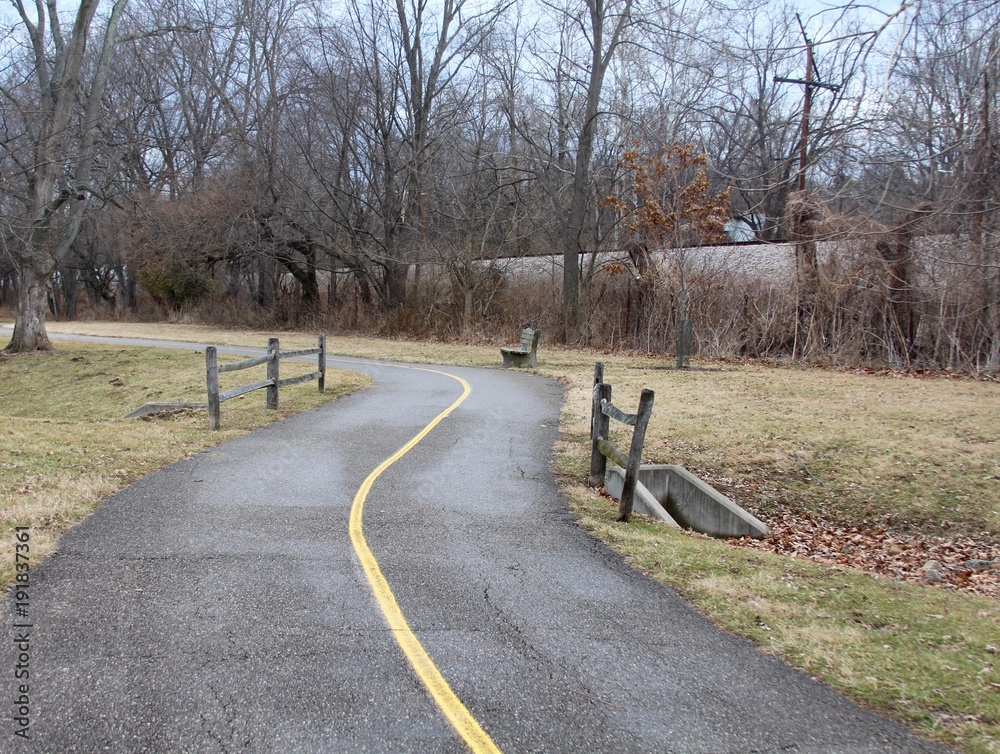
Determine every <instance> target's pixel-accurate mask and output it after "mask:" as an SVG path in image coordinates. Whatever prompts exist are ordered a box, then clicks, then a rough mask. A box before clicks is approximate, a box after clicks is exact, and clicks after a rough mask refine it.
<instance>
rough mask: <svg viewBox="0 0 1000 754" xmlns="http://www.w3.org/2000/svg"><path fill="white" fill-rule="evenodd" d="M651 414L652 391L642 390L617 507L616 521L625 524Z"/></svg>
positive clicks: (630, 506)
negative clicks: (620, 496)
mask: <svg viewBox="0 0 1000 754" xmlns="http://www.w3.org/2000/svg"><path fill="white" fill-rule="evenodd" d="M652 413H653V391H652V390H643V391H642V395H640V396H639V410H638V411H636V419H635V430H634V431H633V432H632V445H631V446H630V447H629V451H628V468H627V469H626V470H625V483H624V484H623V485H622V499H621V501H620V503H619V505H618V520H619V521H624V522H625V523H628V520H629V519H630V518H631V517H632V499H633V498H634V497H635V484H636V482H638V481H639V466H640V464H641V463H642V445H643V443H644V442H645V441H646V425H647V424H649V417H650V414H652Z"/></svg>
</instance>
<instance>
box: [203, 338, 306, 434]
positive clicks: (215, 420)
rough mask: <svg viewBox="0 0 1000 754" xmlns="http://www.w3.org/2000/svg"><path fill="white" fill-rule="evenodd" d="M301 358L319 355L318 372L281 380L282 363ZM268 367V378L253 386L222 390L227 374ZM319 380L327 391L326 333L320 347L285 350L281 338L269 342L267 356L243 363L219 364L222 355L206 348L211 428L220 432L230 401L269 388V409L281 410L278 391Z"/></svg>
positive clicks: (243, 361)
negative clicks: (221, 381)
mask: <svg viewBox="0 0 1000 754" xmlns="http://www.w3.org/2000/svg"><path fill="white" fill-rule="evenodd" d="M300 356H316V357H317V358H316V371H314V372H310V373H309V374H302V375H299V376H297V377H288V378H286V379H281V378H280V368H279V367H280V363H281V360H282V359H292V358H296V357H300ZM261 364H267V379H265V380H260V381H259V382H254V383H252V384H250V385H240V386H239V387H234V388H231V389H229V390H225V391H222V392H220V391H219V375H220V374H222V373H224V372H236V371H239V370H242V369H250V368H251V367H256V366H260V365H261ZM310 380H317V381H318V383H319V391H320V392H321V393H323V392H325V391H326V334H325V333H320V336H319V345H318V346H317V347H316V348H303V349H300V350H298V351H282V350H281V348H280V345H279V343H278V339H277V338H269V339H268V341H267V353H266V354H265V355H264V356H255V357H253V358H250V359H243V360H242V361H233V362H230V363H228V364H219V353H218V349H217V348H216V347H215V346H208V348H206V349H205V382H206V385H207V389H208V428H209V429H218V428H219V426H220V424H221V422H222V417H221V404H222V403H223V402H224V401H228V400H229V399H230V398H236V397H237V396H240V395H246V394H247V393H251V392H253V391H254V390H262V389H267V407H268V408H272V409H276V408H278V390H279V388H283V387H287V386H289V385H298V384H299V383H301V382H308V381H310Z"/></svg>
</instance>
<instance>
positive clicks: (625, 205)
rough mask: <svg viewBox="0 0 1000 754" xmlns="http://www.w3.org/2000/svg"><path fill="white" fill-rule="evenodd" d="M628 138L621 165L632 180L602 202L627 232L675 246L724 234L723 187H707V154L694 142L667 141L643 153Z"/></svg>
mask: <svg viewBox="0 0 1000 754" xmlns="http://www.w3.org/2000/svg"><path fill="white" fill-rule="evenodd" d="M641 149H642V144H641V143H640V142H633V144H632V146H631V147H630V148H629V149H627V150H625V152H623V153H622V159H621V164H622V167H624V168H625V170H626V172H627V173H628V175H629V177H630V178H631V179H632V184H631V186H630V187H629V190H628V191H626V192H623V193H622V194H621V195H611V196H608V197H606V198H605V199H604V201H603V202H602V204H603V206H605V207H612V208H613V209H614V210H615V211H616V212H618V213H619V214H620V215H621V216H622V217H623V218H625V219H626V220H627V224H626V229H627V230H628V232H629V234H630V235H633V236H639V237H641V238H643V239H644V241H645V243H646V244H647V245H649V246H650V247H651V248H655V247H662V248H670V249H679V248H684V247H686V246H692V245H699V244H704V243H713V242H716V241H721V240H723V239H724V238H725V231H724V228H725V225H726V223H727V222H728V221H729V219H730V208H729V189H728V188H727V189H724V190H722V191H720V192H719V193H717V194H713V193H712V192H711V187H712V182H711V178H710V177H709V174H708V170H707V169H706V165H707V164H708V157H707V155H705V154H704V153H703V152H699V151H698V149H697V147H696V146H695V145H694V144H691V143H687V144H668V145H667V146H666V147H664V148H663V152H662V154H659V155H654V156H650V157H644V156H643V155H642V152H641Z"/></svg>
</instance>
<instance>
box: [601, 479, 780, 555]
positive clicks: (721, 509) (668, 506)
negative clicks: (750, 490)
mask: <svg viewBox="0 0 1000 754" xmlns="http://www.w3.org/2000/svg"><path fill="white" fill-rule="evenodd" d="M624 486H625V469H623V468H622V467H621V466H608V468H607V472H606V474H605V477H604V490H605V492H607V493H608V494H609V495H611V496H612V497H614V498H616V499H621V495H622V490H623V489H624ZM632 505H633V509H634V510H635V512H636V513H643V514H645V515H647V516H652V517H653V518H658V519H660V520H661V521H666V522H667V523H668V524H670V525H671V526H676V527H678V528H688V529H694V530H695V531H697V532H700V533H702V534H710V535H711V536H713V537H753V538H754V539H764V538H765V537H767V535H768V528H767V525H766V524H765V523H764V522H763V521H761V520H760V519H758V518H755V517H754V516H752V515H750V514H749V513H747V512H746V511H745V510H743V509H742V508H741V507H740V506H738V505H737V504H736V503H734V502H733V501H732V500H730V499H729V498H728V497H726V496H725V495H723V494H722V493H721V492H719V491H718V490H716V489H715V488H714V487H712V486H711V485H709V484H706V483H705V482H703V481H702V480H701V479H699V478H698V477H696V476H695V475H694V474H692V473H691V472H690V471H688V470H687V469H685V468H684V467H683V466H674V465H673V464H650V465H644V466H640V467H639V477H638V480H637V483H636V487H635V497H634V498H633V503H632Z"/></svg>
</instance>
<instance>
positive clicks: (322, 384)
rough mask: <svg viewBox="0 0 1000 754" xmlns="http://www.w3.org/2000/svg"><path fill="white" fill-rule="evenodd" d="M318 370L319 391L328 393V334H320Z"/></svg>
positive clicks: (317, 359)
mask: <svg viewBox="0 0 1000 754" xmlns="http://www.w3.org/2000/svg"><path fill="white" fill-rule="evenodd" d="M316 362H317V363H316V369H317V371H318V372H319V391H320V392H321V393H325V392H326V333H325V332H321V333H320V334H319V356H318V357H317V358H316Z"/></svg>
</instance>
